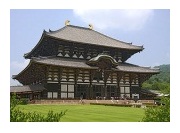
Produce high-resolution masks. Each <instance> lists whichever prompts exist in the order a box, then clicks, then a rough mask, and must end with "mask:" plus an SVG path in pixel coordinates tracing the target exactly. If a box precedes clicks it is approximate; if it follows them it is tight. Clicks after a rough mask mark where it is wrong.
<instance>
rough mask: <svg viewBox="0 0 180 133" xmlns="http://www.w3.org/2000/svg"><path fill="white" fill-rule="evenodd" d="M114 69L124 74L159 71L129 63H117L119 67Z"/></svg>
mask: <svg viewBox="0 0 180 133" xmlns="http://www.w3.org/2000/svg"><path fill="white" fill-rule="evenodd" d="M116 68H117V69H118V70H120V71H124V72H141V73H159V69H155V68H149V67H141V66H137V65H133V64H129V63H119V65H118V66H117V67H116Z"/></svg>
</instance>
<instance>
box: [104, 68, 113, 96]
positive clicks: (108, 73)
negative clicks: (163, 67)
mask: <svg viewBox="0 0 180 133" xmlns="http://www.w3.org/2000/svg"><path fill="white" fill-rule="evenodd" d="M103 71H104V97H105V98H107V85H106V83H107V79H108V77H109V75H110V73H111V72H110V71H105V70H103Z"/></svg>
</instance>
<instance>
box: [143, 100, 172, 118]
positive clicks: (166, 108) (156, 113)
mask: <svg viewBox="0 0 180 133" xmlns="http://www.w3.org/2000/svg"><path fill="white" fill-rule="evenodd" d="M162 103H163V104H165V105H161V106H158V107H156V108H151V107H150V108H147V109H146V110H145V117H144V118H143V119H142V121H144V122H170V98H168V97H164V98H163V99H162Z"/></svg>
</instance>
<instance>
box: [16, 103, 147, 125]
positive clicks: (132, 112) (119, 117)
mask: <svg viewBox="0 0 180 133" xmlns="http://www.w3.org/2000/svg"><path fill="white" fill-rule="evenodd" d="M18 107H19V108H20V109H22V110H23V111H25V112H33V111H36V112H40V113H42V114H47V112H48V111H49V110H53V111H54V112H60V111H64V110H68V111H67V112H66V115H65V116H63V117H62V119H61V121H62V122H138V121H141V119H142V117H143V116H144V110H143V109H141V108H132V107H114V106H103V105H18Z"/></svg>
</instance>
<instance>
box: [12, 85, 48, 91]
mask: <svg viewBox="0 0 180 133" xmlns="http://www.w3.org/2000/svg"><path fill="white" fill-rule="evenodd" d="M44 89H45V88H44V87H43V86H42V85H40V84H37V85H25V86H11V87H10V92H16V93H17V92H31V91H42V90H44Z"/></svg>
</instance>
